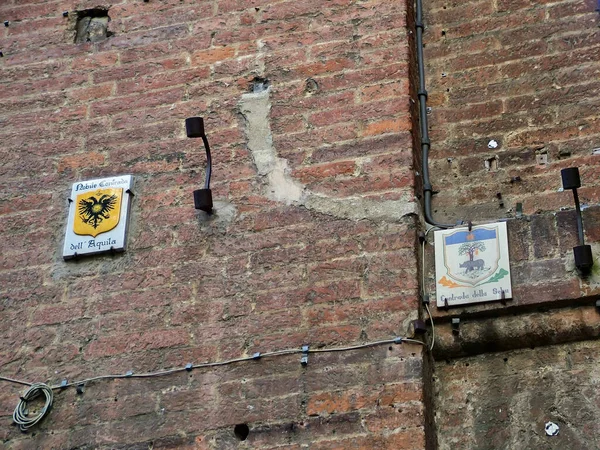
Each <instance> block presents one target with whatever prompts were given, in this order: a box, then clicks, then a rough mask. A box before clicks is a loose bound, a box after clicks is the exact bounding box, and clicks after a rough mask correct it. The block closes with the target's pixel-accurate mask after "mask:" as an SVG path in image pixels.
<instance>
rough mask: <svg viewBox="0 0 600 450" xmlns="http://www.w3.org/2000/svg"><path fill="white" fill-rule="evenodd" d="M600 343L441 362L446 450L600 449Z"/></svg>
mask: <svg viewBox="0 0 600 450" xmlns="http://www.w3.org/2000/svg"><path fill="white" fill-rule="evenodd" d="M598 344H599V343H598V341H597V340H596V341H589V342H579V343H577V344H568V345H557V346H549V347H543V348H536V349H533V350H532V349H524V350H519V351H514V352H506V353H491V354H487V355H481V356H475V357H467V358H460V359H456V360H454V361H452V362H448V364H446V363H442V364H439V365H438V366H437V371H436V386H437V394H438V395H439V396H440V397H441V398H442V401H441V402H440V405H439V407H438V409H437V411H436V416H437V420H438V424H439V425H440V427H441V429H443V432H441V433H439V448H440V450H442V449H443V450H447V449H455V448H461V449H488V448H489V449H510V450H513V449H514V450H521V449H531V448H547V449H557V450H558V449H583V448H585V449H592V448H598V447H599V446H600V441H599V440H598V436H600V427H599V425H598V420H597V419H598V404H599V403H600V398H599V397H598V383H599V379H598V377H599V375H600V374H599V373H598ZM548 422H553V423H555V424H556V425H558V427H559V432H558V435H556V436H548V435H546V432H545V429H544V427H545V425H546V423H548Z"/></svg>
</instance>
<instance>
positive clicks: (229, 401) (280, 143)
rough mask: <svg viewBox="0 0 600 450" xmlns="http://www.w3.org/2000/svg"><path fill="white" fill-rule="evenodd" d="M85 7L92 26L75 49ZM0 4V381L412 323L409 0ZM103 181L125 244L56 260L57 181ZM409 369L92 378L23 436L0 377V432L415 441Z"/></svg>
mask: <svg viewBox="0 0 600 450" xmlns="http://www.w3.org/2000/svg"><path fill="white" fill-rule="evenodd" d="M99 6H100V7H103V8H104V11H105V14H107V15H108V17H109V18H110V21H108V19H98V21H97V22H98V23H96V24H95V26H101V24H102V23H104V24H108V28H107V30H106V33H104V34H103V32H102V30H101V29H100V30H98V29H97V28H96V29H94V30H91V29H90V30H91V31H88V33H89V34H84V35H83V37H82V35H81V34H80V35H79V38H77V39H78V40H82V41H84V42H82V43H74V41H75V39H76V28H77V26H76V22H77V19H78V18H79V17H80V16H85V14H88V13H85V11H86V10H88V9H102V8H98V7H99ZM63 11H67V12H68V15H66V16H64V15H63ZM78 12H79V13H78ZM89 14H91V13H89ZM89 14H88V15H89ZM90 17H92V18H91V19H90V20H91V21H94V19H93V17H96V16H94V15H93V14H92V15H91V16H90ZM0 18H1V19H2V21H4V20H7V21H9V26H8V27H2V28H0V50H1V51H2V54H3V56H2V57H1V58H0V85H1V89H0V96H1V97H2V99H1V102H2V107H1V111H0V124H1V128H0V138H1V140H2V147H1V149H0V153H1V155H2V163H1V164H0V185H1V191H2V199H1V200H0V212H1V215H0V233H1V241H2V256H1V260H2V264H1V269H0V285H1V286H2V288H1V294H2V295H1V299H2V303H1V306H0V309H1V312H2V320H0V348H1V349H2V350H1V351H0V373H1V374H2V375H3V376H10V377H14V378H18V379H24V380H26V381H44V382H48V383H52V384H55V383H58V382H60V380H62V379H64V378H68V379H69V380H76V379H82V378H87V377H90V376H95V375H101V374H107V373H116V374H124V373H125V372H127V371H129V370H133V371H135V372H136V373H140V372H145V371H153V370H159V369H163V368H171V367H182V366H184V365H185V364H186V363H188V362H195V363H199V362H203V361H218V360H224V359H227V358H235V357H239V356H244V355H246V356H247V355H252V354H253V353H254V352H256V351H261V352H266V351H271V350H279V349H286V348H299V346H300V345H302V344H310V345H311V346H312V348H318V347H322V346H327V347H335V346H345V345H352V344H356V343H361V342H367V341H371V340H377V339H389V338H391V337H394V336H397V335H404V334H405V333H406V330H407V328H408V325H409V322H410V320H411V319H413V318H415V317H416V314H417V305H418V282H417V274H416V273H417V269H416V268H417V263H416V259H415V248H416V246H415V240H416V235H417V231H418V228H417V225H418V223H417V215H416V212H417V211H418V205H417V203H416V202H415V198H414V193H413V182H414V179H413V178H414V177H413V172H412V170H411V164H412V161H413V151H412V134H411V131H412V124H411V118H410V113H409V111H410V102H409V96H408V93H409V81H408V70H409V68H408V66H409V45H408V33H407V29H406V23H407V10H406V6H405V2H404V1H389V0H369V1H357V0H331V1H326V2H323V1H304V2H297V1H272V0H271V1H258V0H253V1H247V0H243V1H241V0H218V1H217V0H214V1H179V0H177V1H175V0H164V1H158V0H150V1H149V2H143V1H138V0H122V1H115V2H110V3H106V4H104V3H98V2H96V1H93V2H92V1H87V0H80V1H75V0H60V1H41V0H27V1H25V0H12V1H2V2H1V4H0ZM102 21H104V22H102ZM92 31H93V32H92ZM88 36H89V38H90V39H92V40H93V42H85V41H86V40H87V38H88ZM266 86H269V87H268V89H267V90H261V87H262V88H264V87H266ZM255 90H256V91H258V92H255V93H254V92H253V91H255ZM194 115H202V116H204V117H205V121H206V130H207V134H208V138H209V141H210V143H211V147H212V151H213V161H214V166H213V184H212V188H213V197H214V200H215V214H214V215H213V216H211V217H208V216H206V215H204V214H203V213H198V212H196V211H195V210H194V209H193V200H192V195H191V193H192V191H193V190H194V189H197V188H198V186H199V185H200V184H201V183H202V182H203V180H204V166H205V157H204V151H203V150H202V148H201V147H200V145H199V144H198V142H197V140H192V139H187V138H186V137H185V131H184V119H185V118H186V117H189V116H194ZM119 174H133V175H134V177H135V188H134V193H135V197H134V201H133V208H132V219H131V226H130V232H129V244H128V249H127V252H126V253H124V254H120V255H114V256H98V257H92V258H81V259H79V260H77V261H69V262H64V261H63V260H62V255H61V249H62V242H63V236H64V228H65V223H66V218H67V210H68V207H67V197H68V195H69V189H70V185H71V184H72V183H73V182H75V181H78V180H85V179H90V178H96V177H103V176H111V175H119ZM423 367H424V363H423V357H422V348H421V346H419V345H414V344H403V345H401V346H391V347H388V346H387V345H386V346H378V347H375V348H371V349H365V350H355V351H350V352H343V353H333V354H315V355H311V356H310V360H309V365H308V366H307V367H306V368H302V367H301V365H300V359H299V355H291V356H284V357H280V358H278V359H264V360H261V361H252V362H250V363H240V364H237V365H230V366H226V367H217V368H212V369H209V370H196V371H194V372H191V373H189V374H188V373H185V372H184V373H180V374H176V375H171V376H166V377H162V378H152V379H141V380H140V379H131V380H107V381H99V382H95V383H90V384H88V385H87V386H86V387H85V391H84V393H83V394H81V395H78V394H77V393H76V392H75V390H74V389H67V390H64V391H60V392H57V393H56V398H55V405H54V407H53V410H52V412H51V413H50V415H49V416H48V417H47V418H46V419H45V420H44V422H43V423H42V424H40V426H38V427H37V428H36V429H34V430H33V431H32V432H30V433H28V434H23V433H20V432H19V431H18V429H17V428H15V427H13V426H11V413H12V410H13V408H14V406H15V405H16V402H17V400H18V396H19V395H20V392H22V389H21V386H18V385H12V384H6V383H3V385H2V388H3V389H2V391H1V394H0V439H1V440H2V442H3V446H5V447H6V448H14V449H17V448H41V447H44V448H125V447H126V448H142V447H143V448H146V447H148V446H151V447H152V448H198V449H230V448H234V447H235V446H237V445H240V447H241V448H250V447H251V448H264V449H266V448H280V449H283V448H286V449H297V448H307V447H310V448H321V449H333V448H381V449H384V448H387V449H404V448H406V449H409V448H410V449H413V448H414V449H417V448H423V447H424V441H425V433H424V426H425V419H424V406H423V388H422V384H423V377H422V375H423V370H424V369H423ZM236 424H247V425H248V426H249V429H250V435H249V437H248V439H247V441H246V442H245V443H241V442H239V441H238V438H237V437H236V436H235V434H234V425H236ZM246 444H247V445H246Z"/></svg>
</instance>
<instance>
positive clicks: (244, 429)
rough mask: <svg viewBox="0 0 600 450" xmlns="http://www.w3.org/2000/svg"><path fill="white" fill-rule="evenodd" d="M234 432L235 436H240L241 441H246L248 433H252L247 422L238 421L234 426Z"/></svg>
mask: <svg viewBox="0 0 600 450" xmlns="http://www.w3.org/2000/svg"><path fill="white" fill-rule="evenodd" d="M233 434H235V437H236V438H238V439H239V440H240V441H245V440H246V439H247V438H248V435H249V434H250V428H248V425H246V424H245V423H238V424H237V425H236V426H235V427H234V428H233Z"/></svg>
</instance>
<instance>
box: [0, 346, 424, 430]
mask: <svg viewBox="0 0 600 450" xmlns="http://www.w3.org/2000/svg"><path fill="white" fill-rule="evenodd" d="M403 342H412V343H415V344H420V345H425V344H423V342H421V341H418V340H416V339H410V338H404V337H396V338H394V339H386V340H382V341H373V342H367V343H364V344H358V345H353V346H349V347H332V348H320V349H313V350H310V349H308V350H307V351H303V350H302V349H287V350H276V351H272V352H266V353H255V354H254V355H253V356H248V357H244V358H236V359H229V360H226V361H217V362H212V363H209V362H207V363H202V364H195V365H193V364H188V365H186V366H185V367H178V368H175V369H168V370H161V371H157V372H149V373H139V374H135V373H133V372H127V373H126V374H124V375H100V376H97V377H92V378H86V379H84V380H80V381H73V382H71V383H67V382H66V380H65V381H64V382H63V383H61V384H60V385H55V386H48V385H47V384H45V383H28V382H27V381H21V380H15V379H13V378H8V377H3V376H0V380H1V381H8V382H9V383H15V384H21V385H24V386H28V389H27V391H26V392H25V393H24V394H23V396H22V397H20V400H19V403H18V405H17V407H16V408H15V411H14V413H13V421H14V422H15V423H16V424H18V425H19V428H20V429H21V431H27V430H28V429H29V428H31V427H33V426H34V425H36V424H37V423H38V422H39V421H40V420H42V419H43V418H44V416H45V415H46V414H47V413H48V412H49V411H50V408H51V407H52V402H53V399H54V396H53V393H52V391H53V390H55V389H65V388H68V387H71V386H77V387H78V389H79V387H81V386H83V385H85V384H86V383H90V382H92V381H97V380H107V379H120V378H149V377H160V376H165V375H170V374H173V373H177V372H189V371H191V370H192V369H201V368H207V367H217V366H225V365H228V364H233V363H238V362H244V361H256V360H258V359H261V358H265V357H270V356H284V355H292V354H296V353H327V352H344V351H349V350H358V349H362V348H367V347H374V346H376V345H383V344H401V343H403ZM40 395H44V396H45V397H46V401H45V404H44V407H43V408H42V409H41V410H40V412H39V413H38V414H37V415H35V417H29V410H28V402H31V401H32V400H35V399H36V398H38V397H39V396H40Z"/></svg>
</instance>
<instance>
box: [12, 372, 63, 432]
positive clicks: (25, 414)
mask: <svg viewBox="0 0 600 450" xmlns="http://www.w3.org/2000/svg"><path fill="white" fill-rule="evenodd" d="M3 379H4V378H3ZM20 384H24V383H22V382H20ZM41 395H44V397H46V401H45V403H44V407H43V408H42V409H41V410H40V412H39V413H37V414H36V415H34V416H31V417H30V416H29V409H28V403H29V402H31V401H32V400H35V399H36V398H38V397H39V396H41ZM53 399H54V395H53V394H52V388H51V387H50V386H48V385H47V384H45V383H33V384H32V385H31V386H29V389H27V391H26V392H25V393H24V394H23V396H22V397H21V399H20V400H19V403H18V404H17V407H16V408H15V411H14V412H13V421H14V422H15V423H16V424H17V425H19V428H20V429H21V431H27V430H28V429H29V428H31V427H33V426H34V425H36V424H37V423H38V422H39V421H40V420H42V419H43V418H44V416H45V415H46V414H47V413H48V411H50V408H51V407H52V401H53Z"/></svg>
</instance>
